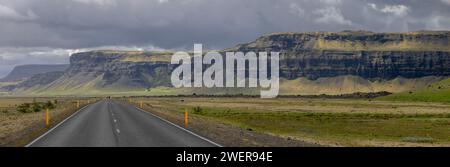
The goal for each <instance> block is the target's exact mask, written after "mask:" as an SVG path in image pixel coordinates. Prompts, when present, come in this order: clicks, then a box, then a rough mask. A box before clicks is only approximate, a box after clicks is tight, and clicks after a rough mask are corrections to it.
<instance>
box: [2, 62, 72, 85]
mask: <svg viewBox="0 0 450 167" xmlns="http://www.w3.org/2000/svg"><path fill="white" fill-rule="evenodd" d="M68 67H69V65H68V64H57V65H54V64H52V65H42V64H30V65H20V66H16V67H14V69H13V70H12V71H11V72H10V73H9V74H8V75H7V76H6V77H4V78H2V79H0V82H15V81H21V80H25V79H27V78H30V77H31V76H33V75H35V74H41V73H47V72H54V71H65V70H66V69H67V68H68Z"/></svg>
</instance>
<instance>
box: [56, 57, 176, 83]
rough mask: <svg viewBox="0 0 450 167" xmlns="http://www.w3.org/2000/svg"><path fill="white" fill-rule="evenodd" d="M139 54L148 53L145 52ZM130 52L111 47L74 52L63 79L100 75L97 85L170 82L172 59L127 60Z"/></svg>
mask: <svg viewBox="0 0 450 167" xmlns="http://www.w3.org/2000/svg"><path fill="white" fill-rule="evenodd" d="M138 55H142V56H145V55H144V53H138ZM129 56H130V53H127V52H108V51H94V52H84V53H77V54H74V55H72V56H71V57H70V64H71V66H70V67H69V68H68V69H67V71H66V73H65V75H64V76H63V78H60V79H59V80H68V79H70V78H75V80H74V81H73V82H72V83H71V84H72V85H80V84H81V85H82V84H84V83H85V82H88V81H90V79H93V78H98V79H99V81H98V82H96V83H95V86H96V87H101V88H105V87H129V88H148V87H156V86H170V69H171V65H170V63H169V62H151V61H150V62H147V61H142V62H133V61H124V59H125V58H128V57H129ZM147 56H149V57H151V56H152V55H147ZM74 82H76V83H74Z"/></svg>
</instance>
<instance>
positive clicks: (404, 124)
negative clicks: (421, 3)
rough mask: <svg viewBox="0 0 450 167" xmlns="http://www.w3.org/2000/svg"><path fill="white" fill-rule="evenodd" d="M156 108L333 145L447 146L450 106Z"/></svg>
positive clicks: (235, 101)
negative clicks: (186, 110)
mask: <svg viewBox="0 0 450 167" xmlns="http://www.w3.org/2000/svg"><path fill="white" fill-rule="evenodd" d="M135 100H142V101H144V103H145V104H146V105H148V106H151V107H152V108H154V109H157V110H161V111H164V112H165V113H171V114H172V115H178V117H182V114H183V112H184V110H185V109H188V111H189V113H190V115H191V116H192V117H193V118H199V119H207V120H210V121H213V122H217V123H221V124H226V125H231V126H233V127H238V128H239V129H241V130H242V131H250V132H256V133H263V134H269V135H273V136H281V137H283V138H290V139H297V140H299V141H306V142H309V143H319V144H323V145H332V146H449V145H450V106H449V105H446V104H440V103H401V102H379V101H365V100H330V99H316V100H314V99H272V100H264V99H257V98H255V99H252V98H175V97H172V98H148V99H135Z"/></svg>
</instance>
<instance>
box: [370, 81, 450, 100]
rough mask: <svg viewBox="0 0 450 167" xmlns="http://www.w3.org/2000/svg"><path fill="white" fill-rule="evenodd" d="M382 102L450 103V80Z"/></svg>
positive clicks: (394, 96)
mask: <svg viewBox="0 0 450 167" xmlns="http://www.w3.org/2000/svg"><path fill="white" fill-rule="evenodd" d="M379 99H380V100H393V101H427V102H447V103H449V102H450V78H448V79H445V80H442V81H440V82H436V83H433V84H430V85H428V86H426V87H425V88H422V89H419V90H414V91H407V92H402V93H397V94H393V95H390V96H387V97H382V98H379Z"/></svg>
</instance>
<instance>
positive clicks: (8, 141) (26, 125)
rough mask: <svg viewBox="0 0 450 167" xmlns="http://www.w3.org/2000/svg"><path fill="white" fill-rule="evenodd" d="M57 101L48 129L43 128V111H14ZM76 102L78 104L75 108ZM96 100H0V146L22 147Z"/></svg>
mask: <svg viewBox="0 0 450 167" xmlns="http://www.w3.org/2000/svg"><path fill="white" fill-rule="evenodd" d="M55 99H57V101H58V104H56V105H55V107H56V108H54V109H52V110H50V111H49V115H50V127H46V126H45V111H41V112H32V113H21V112H18V111H16V106H18V105H20V104H23V103H29V102H32V101H34V100H35V101H37V102H45V101H48V100H52V101H53V100H55ZM76 101H79V102H80V105H79V107H77V104H76ZM95 101H96V99H88V98H45V97H39V98H0V110H2V111H4V112H0V146H5V147H18V146H24V145H26V144H28V143H29V142H31V141H32V140H33V139H34V138H36V137H38V136H40V135H41V134H43V133H45V132H46V131H47V130H49V129H50V128H52V127H53V126H55V125H56V124H58V123H59V122H60V121H62V120H64V119H65V118H67V117H68V116H70V115H72V114H73V113H74V112H75V111H77V110H78V109H79V108H81V107H83V106H85V105H87V104H88V102H89V103H93V102H95Z"/></svg>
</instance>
